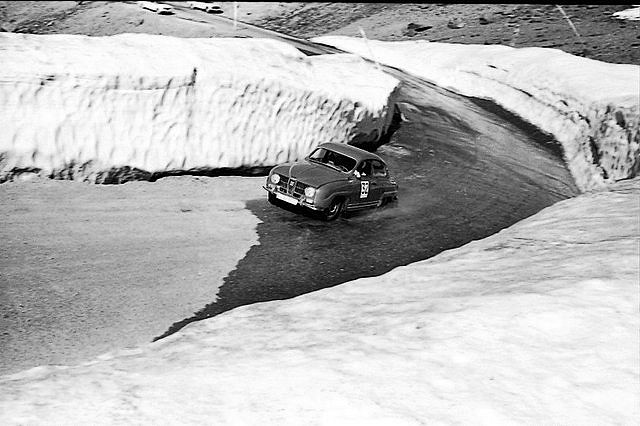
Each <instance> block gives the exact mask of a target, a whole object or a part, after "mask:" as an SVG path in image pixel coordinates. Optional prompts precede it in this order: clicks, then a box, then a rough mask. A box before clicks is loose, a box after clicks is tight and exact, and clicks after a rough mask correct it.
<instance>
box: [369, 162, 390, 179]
mask: <svg viewBox="0 0 640 426" xmlns="http://www.w3.org/2000/svg"><path fill="white" fill-rule="evenodd" d="M371 165H372V167H373V176H374V177H385V176H387V168H386V167H385V166H384V164H383V163H382V162H380V161H378V160H373V161H372V162H371Z"/></svg>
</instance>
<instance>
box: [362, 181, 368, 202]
mask: <svg viewBox="0 0 640 426" xmlns="http://www.w3.org/2000/svg"><path fill="white" fill-rule="evenodd" d="M368 195H369V181H366V180H363V181H362V182H360V198H367V196H368Z"/></svg>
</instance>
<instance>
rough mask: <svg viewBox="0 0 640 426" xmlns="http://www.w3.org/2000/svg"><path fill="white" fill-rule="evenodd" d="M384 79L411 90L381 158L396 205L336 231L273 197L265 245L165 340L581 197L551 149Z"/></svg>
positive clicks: (426, 90)
mask: <svg viewBox="0 0 640 426" xmlns="http://www.w3.org/2000/svg"><path fill="white" fill-rule="evenodd" d="M387 70H388V71H390V72H392V73H395V74H396V76H398V77H402V79H403V80H404V83H403V86H402V88H401V91H400V103H399V107H400V110H401V111H402V113H403V115H404V117H405V119H406V121H404V122H403V123H402V125H401V127H400V128H399V130H397V131H396V133H395V134H394V135H393V137H392V138H391V142H390V143H389V144H387V145H385V146H383V147H381V148H379V149H378V151H377V153H378V154H379V155H381V156H382V157H383V158H384V159H385V160H386V161H387V162H388V164H389V169H390V171H391V172H392V174H393V175H394V176H395V177H396V178H397V180H398V183H399V185H400V192H399V201H398V202H397V203H394V204H391V205H389V206H387V207H383V208H381V209H378V210H374V211H371V210H370V211H367V212H360V213H356V214H352V215H351V217H349V218H347V219H338V220H337V221H335V222H330V223H326V222H321V221H319V220H317V219H313V218H311V217H309V216H306V215H302V214H298V213H296V212H294V211H289V210H284V209H281V208H277V207H274V206H271V205H270V204H269V203H268V202H267V199H266V193H265V197H264V198H261V199H258V200H253V201H250V202H248V203H247V207H248V208H249V209H250V210H251V211H252V212H253V213H254V214H255V215H256V216H257V217H258V218H259V219H260V220H261V221H262V223H261V224H260V225H258V229H257V231H258V234H259V245H256V246H253V247H252V248H251V249H250V250H249V252H248V253H247V254H246V256H245V257H244V259H242V260H241V261H240V262H239V263H238V265H237V268H236V269H235V270H234V271H232V272H231V273H230V274H229V275H228V276H227V277H226V278H225V279H224V284H223V285H222V286H221V287H220V289H219V293H218V300H217V301H215V302H213V303H211V304H209V305H207V306H206V307H203V309H202V310H201V311H199V312H197V313H196V314H194V316H193V317H191V318H187V319H185V320H182V321H179V322H177V323H175V324H173V326H171V328H170V329H169V330H168V331H167V332H166V333H165V334H164V335H163V336H161V337H164V336H166V335H168V334H171V333H173V332H175V331H177V330H179V329H180V328H182V327H183V326H185V325H186V324H188V323H190V322H192V321H196V320H200V319H204V318H208V317H211V316H214V315H217V314H220V313H222V312H225V311H228V310H230V309H233V308H235V307H238V306H241V305H246V304H251V303H255V302H263V301H268V300H275V299H286V298H291V297H295V296H298V295H301V294H304V293H308V292H311V291H314V290H318V289H321V288H325V287H331V286H334V285H337V284H341V283H344V282H347V281H351V280H354V279H356V278H360V277H367V276H374V275H380V274H383V273H385V272H387V271H389V270H391V269H393V268H395V267H397V266H400V265H406V264H408V263H412V262H415V261H418V260H422V259H427V258H429V257H432V256H434V255H436V254H438V253H440V252H441V251H443V250H447V249H450V248H454V247H458V246H461V245H463V244H465V243H467V242H469V241H472V240H476V239H480V238H484V237H486V236H489V235H491V234H494V233H495V232H497V231H498V230H500V229H502V228H505V227H508V226H510V225H512V224H513V223H515V222H518V221H519V220H521V219H523V218H525V217H527V216H530V215H532V214H534V213H536V212H538V211H539V210H541V209H542V208H544V207H546V206H549V205H551V204H553V203H555V202H557V201H559V200H562V199H565V198H569V197H571V196H573V195H576V194H577V193H578V191H577V189H576V188H575V186H574V185H573V180H572V178H571V176H570V175H569V172H568V171H567V170H566V168H565V166H564V163H563V161H562V159H561V158H560V157H559V155H558V149H557V146H554V144H553V140H552V139H551V138H550V137H547V136H545V135H543V134H540V133H539V132H537V131H535V130H534V129H532V128H531V127H529V126H526V125H524V124H523V123H519V122H518V121H517V120H516V119H514V118H513V117H509V116H508V114H506V117H505V114H497V115H496V114H494V113H492V112H490V111H488V110H485V109H483V108H482V107H480V106H479V104H480V102H472V101H471V100H469V99H466V98H463V97H461V96H457V95H454V94H452V93H449V92H447V91H444V90H442V89H439V88H437V87H433V86H431V85H429V84H426V83H424V82H422V81H420V80H418V79H414V78H411V77H408V76H406V75H404V74H402V73H400V72H396V71H394V70H392V69H387ZM487 105H489V106H490V104H486V103H485V104H484V106H485V107H486V106H487Z"/></svg>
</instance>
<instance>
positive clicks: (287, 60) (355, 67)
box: [0, 33, 398, 182]
mask: <svg viewBox="0 0 640 426" xmlns="http://www.w3.org/2000/svg"><path fill="white" fill-rule="evenodd" d="M0 63H1V64H2V66H1V67H0V117H1V118H0V120H1V123H0V124H1V127H2V132H0V182H1V181H3V180H6V179H9V178H11V176H12V175H14V174H16V173H20V172H24V171H36V172H40V173H42V174H44V175H49V176H51V177H61V178H71V179H85V180H89V181H95V182H104V181H109V180H114V179H116V180H117V177H118V176H121V175H122V174H126V173H138V174H140V175H141V176H142V177H144V176H145V175H148V174H150V173H154V172H162V171H180V170H204V169H212V168H239V167H259V166H269V165H273V164H276V163H280V162H283V161H289V160H294V159H298V158H300V157H302V156H304V155H306V154H307V153H308V152H309V150H310V149H311V148H312V147H314V146H315V145H317V144H318V143H321V142H328V141H333V142H343V143H344V142H348V141H350V140H352V139H354V138H355V137H356V136H357V137H359V138H363V137H364V138H365V139H366V136H368V137H369V138H375V137H377V136H378V135H380V134H381V133H382V132H383V131H384V130H385V129H386V126H388V124H389V123H390V121H391V118H392V112H393V108H392V107H391V105H392V100H391V94H392V92H393V90H394V89H395V87H396V85H397V83H398V82H397V80H395V79H394V78H392V77H390V76H388V75H386V74H384V73H382V72H380V71H378V70H376V69H375V68H374V67H372V66H371V65H369V64H368V63H367V62H365V61H363V60H362V59H361V58H359V57H357V56H354V55H337V56H329V57H305V56H304V55H303V54H302V53H300V52H299V51H298V50H296V49H295V48H293V47H291V46H289V45H287V44H285V43H281V42H277V41H274V40H266V39H219V38H216V39H213V38H212V39H192V38H190V39H181V38H172V37H165V36H155V35H142V34H123V35H117V36H111V37H87V36H80V35H46V36H44V35H24V34H11V33H0Z"/></svg>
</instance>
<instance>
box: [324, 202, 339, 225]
mask: <svg viewBox="0 0 640 426" xmlns="http://www.w3.org/2000/svg"><path fill="white" fill-rule="evenodd" d="M343 210H344V200H343V199H342V198H338V197H336V198H334V199H333V201H331V205H330V206H329V208H328V209H327V210H325V211H324V215H323V219H324V220H326V221H330V220H335V219H337V218H338V216H340V215H341V214H342V211H343Z"/></svg>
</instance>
